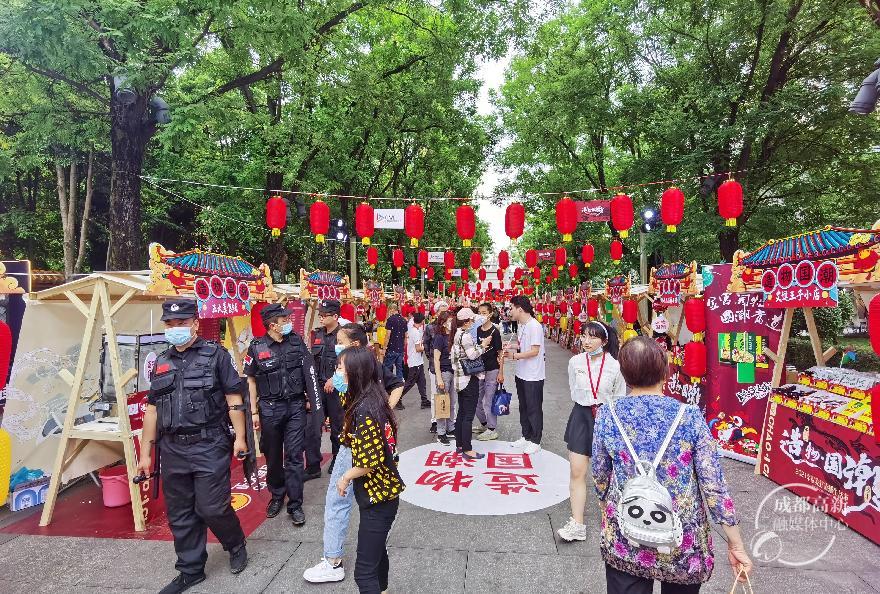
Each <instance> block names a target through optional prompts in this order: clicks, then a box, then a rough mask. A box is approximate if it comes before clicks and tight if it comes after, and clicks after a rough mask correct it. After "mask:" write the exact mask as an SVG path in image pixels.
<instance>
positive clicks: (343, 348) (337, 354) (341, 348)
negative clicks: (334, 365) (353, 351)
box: [333, 344, 345, 357]
mask: <svg viewBox="0 0 880 594" xmlns="http://www.w3.org/2000/svg"><path fill="white" fill-rule="evenodd" d="M333 349H334V350H335V351H336V356H337V357H338V356H339V354H340V353H341V352H342V351H344V350H345V347H344V346H342V345H341V344H337V345H336V346H335V347H333Z"/></svg>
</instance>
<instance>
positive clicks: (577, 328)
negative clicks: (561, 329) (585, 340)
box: [574, 320, 582, 336]
mask: <svg viewBox="0 0 880 594" xmlns="http://www.w3.org/2000/svg"><path fill="white" fill-rule="evenodd" d="M581 326H582V324H581V321H580V320H575V321H574V335H575V336H580V334H581Z"/></svg>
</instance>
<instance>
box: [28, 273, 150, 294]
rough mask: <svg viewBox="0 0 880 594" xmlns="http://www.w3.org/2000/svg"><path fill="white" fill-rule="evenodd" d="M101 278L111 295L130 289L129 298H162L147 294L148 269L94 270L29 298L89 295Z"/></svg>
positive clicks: (123, 292)
mask: <svg viewBox="0 0 880 594" xmlns="http://www.w3.org/2000/svg"><path fill="white" fill-rule="evenodd" d="M99 279H103V280H104V281H106V282H107V285H108V288H109V290H110V295H111V296H121V295H124V294H126V293H128V292H129V291H131V290H134V291H135V294H134V295H133V296H132V297H131V299H135V300H138V301H157V300H162V299H164V298H163V297H157V296H155V295H149V294H147V292H146V290H147V285H148V284H149V282H150V273H149V271H148V270H134V271H120V272H94V273H92V274H89V275H88V276H84V277H82V278H78V279H75V280H72V281H70V282H67V283H64V284H61V285H58V286H57V287H52V288H51V289H44V290H42V291H38V292H36V293H30V294H29V296H28V297H29V298H30V299H33V300H36V301H51V300H57V301H63V300H66V299H67V293H72V294H74V295H77V296H80V297H82V296H85V297H90V296H91V294H92V290H93V288H94V286H95V282H96V281H98V280H99Z"/></svg>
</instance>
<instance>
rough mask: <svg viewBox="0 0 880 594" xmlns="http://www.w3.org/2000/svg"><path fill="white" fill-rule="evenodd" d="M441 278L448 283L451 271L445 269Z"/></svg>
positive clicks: (450, 278)
mask: <svg viewBox="0 0 880 594" xmlns="http://www.w3.org/2000/svg"><path fill="white" fill-rule="evenodd" d="M443 278H445V279H446V280H448V281H450V280H452V269H450V268H447V269H446V270H445V271H444V272H443Z"/></svg>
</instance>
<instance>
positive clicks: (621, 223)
mask: <svg viewBox="0 0 880 594" xmlns="http://www.w3.org/2000/svg"><path fill="white" fill-rule="evenodd" d="M611 226H612V227H614V229H615V230H616V231H617V232H618V233H619V234H620V236H621V237H622V238H624V239H625V238H626V237H627V236H628V235H629V228H630V227H632V226H633V202H632V198H630V197H629V196H627V195H626V194H618V195H617V196H615V197H614V198H612V199H611Z"/></svg>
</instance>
